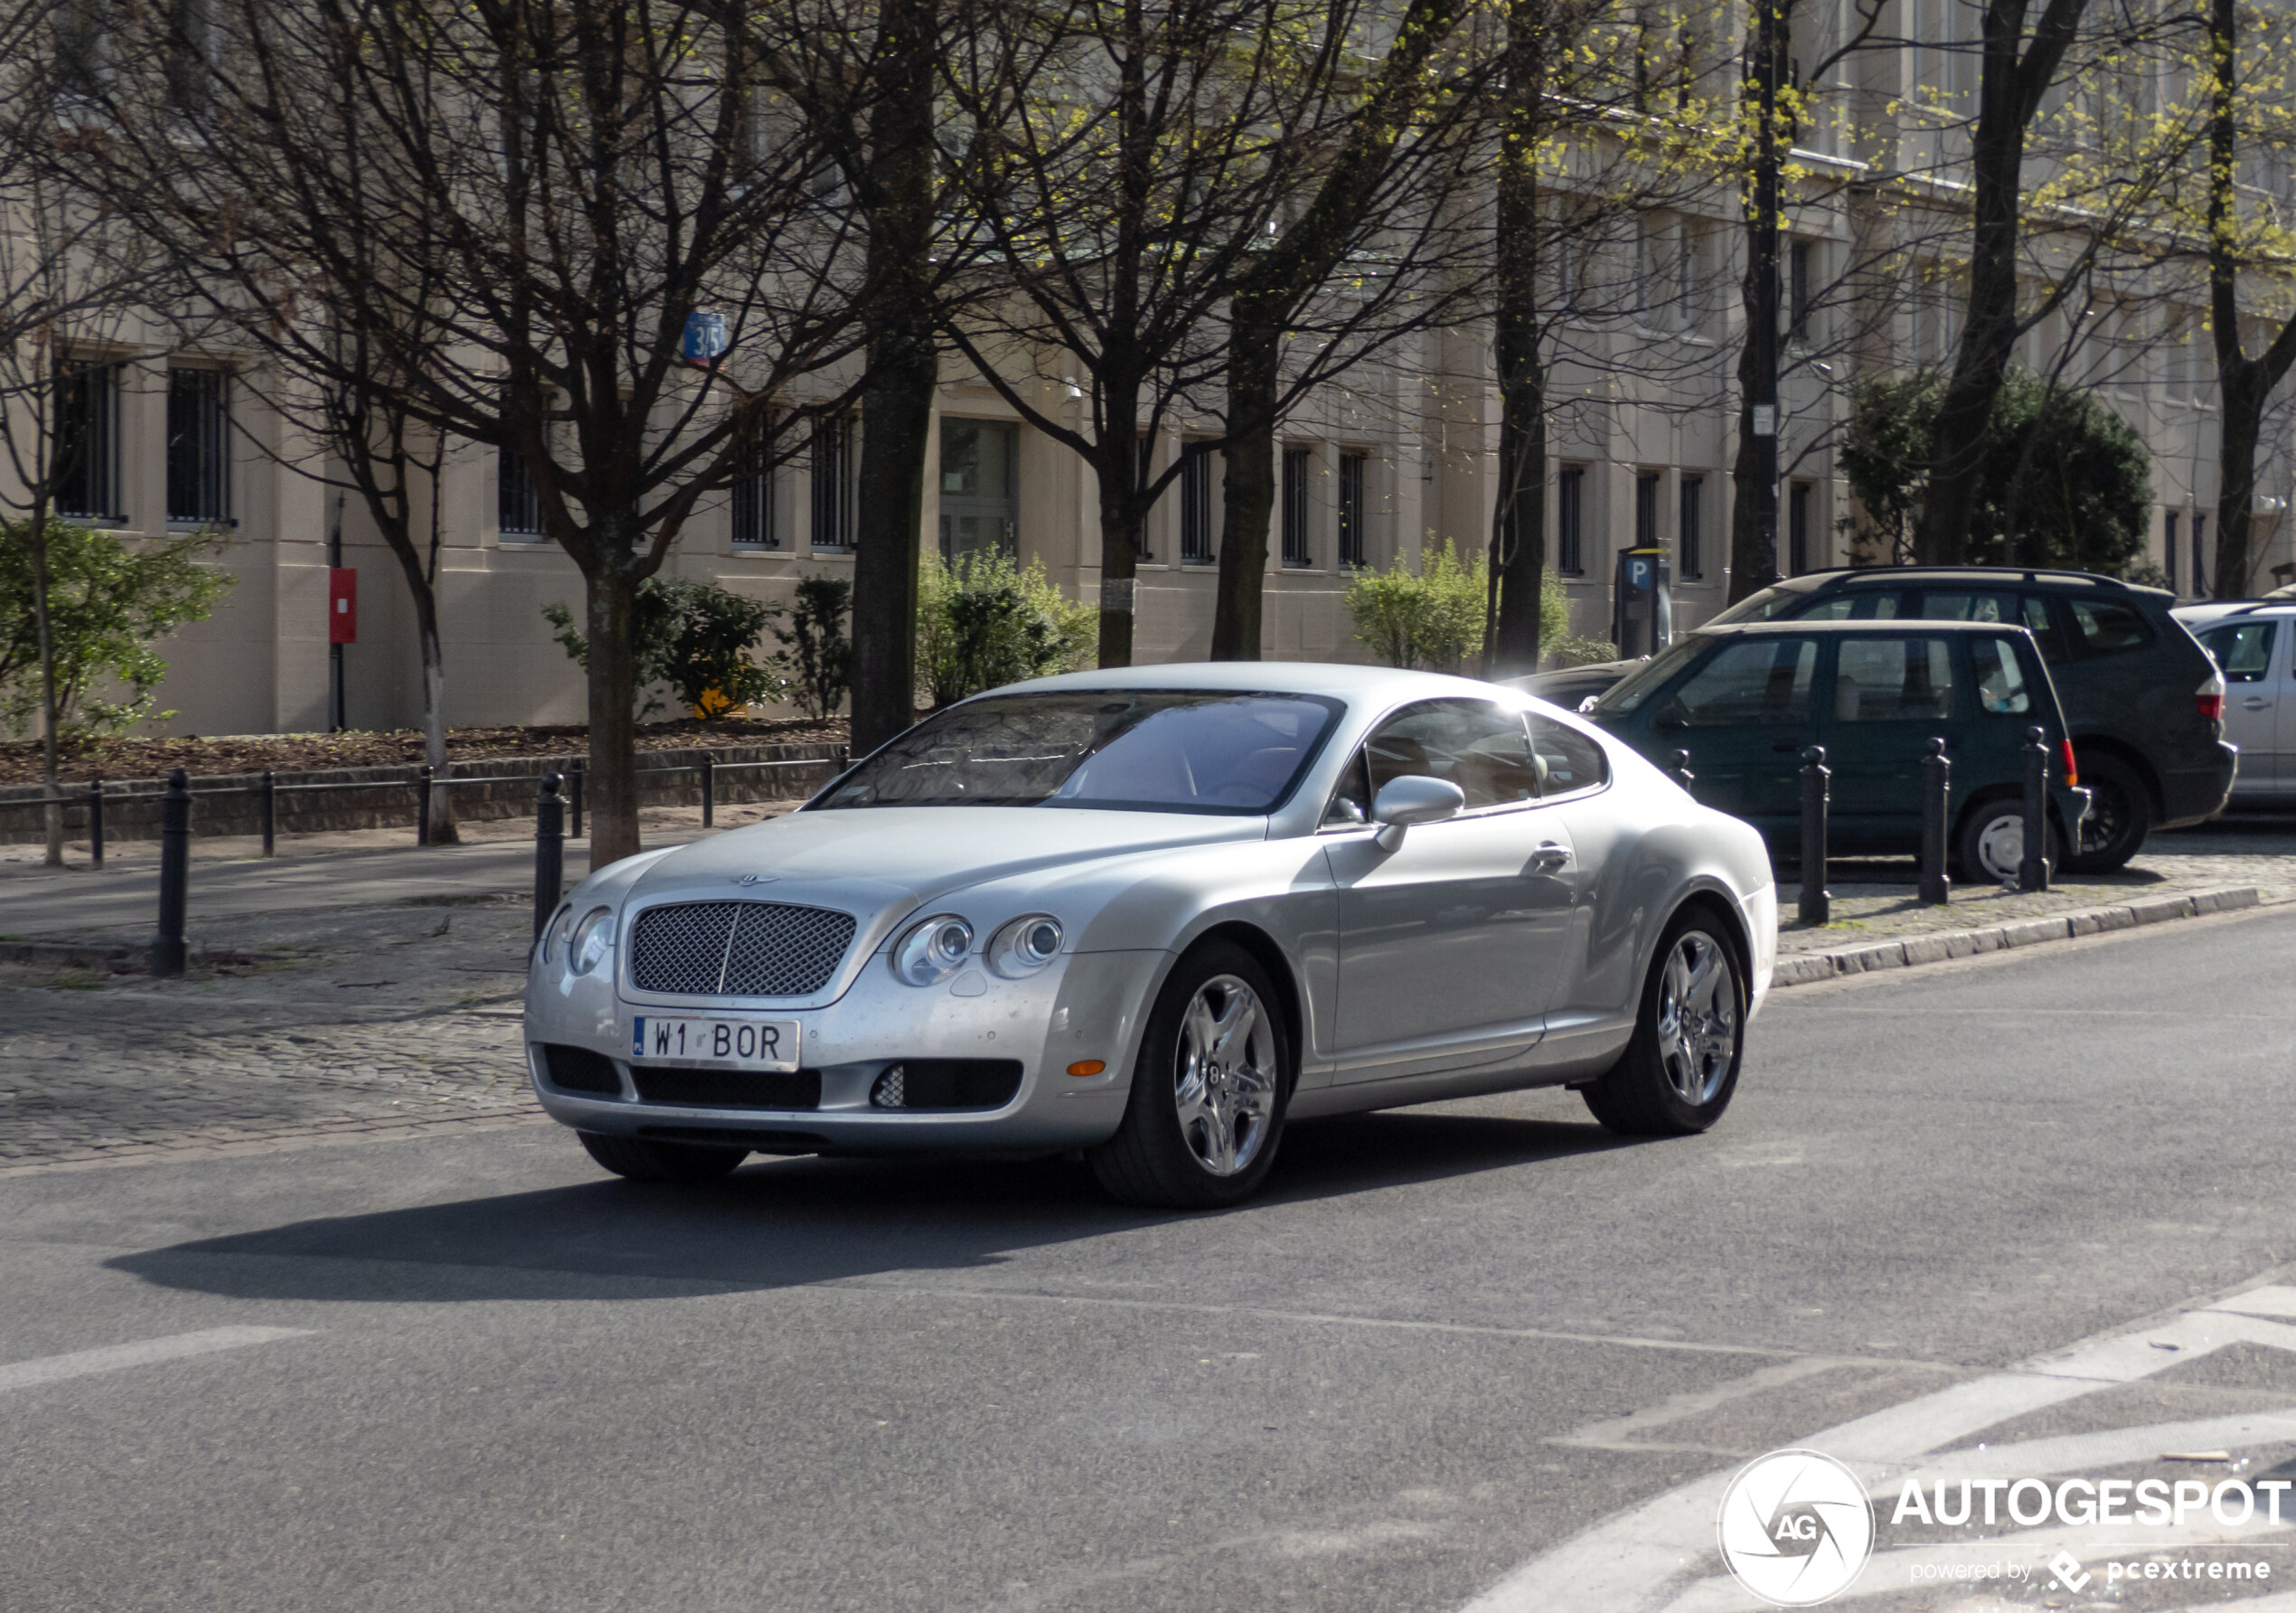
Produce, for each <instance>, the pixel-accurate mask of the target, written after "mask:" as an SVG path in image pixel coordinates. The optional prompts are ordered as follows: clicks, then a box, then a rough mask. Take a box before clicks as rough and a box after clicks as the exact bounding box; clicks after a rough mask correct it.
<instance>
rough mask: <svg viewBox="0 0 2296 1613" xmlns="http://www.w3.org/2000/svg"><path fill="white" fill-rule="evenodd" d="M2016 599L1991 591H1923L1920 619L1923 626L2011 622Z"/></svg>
mask: <svg viewBox="0 0 2296 1613" xmlns="http://www.w3.org/2000/svg"><path fill="white" fill-rule="evenodd" d="M2017 608H2018V607H2017V596H2016V595H2015V594H2009V593H1997V592H1995V591H1994V590H1991V589H1942V588H1933V589H1927V590H1924V591H1923V593H1922V597H1921V618H1922V620H1924V621H1925V622H2013V621H2015V620H2017Z"/></svg>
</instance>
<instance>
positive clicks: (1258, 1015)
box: [1091, 941, 1292, 1210]
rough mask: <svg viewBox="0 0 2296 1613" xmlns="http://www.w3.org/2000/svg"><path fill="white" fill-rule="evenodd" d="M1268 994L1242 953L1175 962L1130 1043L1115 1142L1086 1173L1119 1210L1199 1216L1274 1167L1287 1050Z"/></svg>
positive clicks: (1206, 950)
mask: <svg viewBox="0 0 2296 1613" xmlns="http://www.w3.org/2000/svg"><path fill="white" fill-rule="evenodd" d="M1278 1002H1279V999H1278V998H1277V996H1276V995H1275V986H1274V985H1273V983H1271V982H1270V981H1269V979H1268V977H1267V972H1266V970H1265V969H1263V968H1261V967H1260V966H1259V962H1258V960H1257V959H1256V958H1255V957H1252V955H1251V954H1250V953H1248V952H1247V951H1245V950H1244V949H1243V948H1241V947H1238V946H1236V945H1234V944H1233V943H1231V942H1228V941H1213V942H1210V943H1209V944H1207V945H1205V946H1201V947H1198V948H1195V949H1194V950H1192V951H1190V953H1189V954H1188V955H1187V956H1186V957H1182V958H1181V960H1180V962H1179V963H1178V965H1176V966H1175V967H1173V969H1172V976H1171V978H1169V979H1168V980H1166V981H1165V982H1164V988H1163V990H1162V993H1160V994H1159V995H1158V996H1157V998H1156V1007H1155V1011H1154V1012H1153V1013H1152V1014H1150V1015H1149V1016H1148V1027H1147V1031H1146V1033H1145V1034H1144V1035H1143V1037H1142V1038H1141V1043H1140V1061H1139V1062H1138V1064H1136V1065H1135V1066H1134V1070H1133V1073H1132V1095H1131V1097H1130V1098H1129V1099H1126V1101H1125V1103H1124V1123H1123V1124H1122V1125H1120V1126H1119V1127H1117V1128H1116V1135H1115V1137H1111V1138H1109V1139H1108V1141H1107V1142H1106V1143H1104V1144H1102V1145H1101V1146H1099V1147H1097V1148H1095V1149H1094V1150H1093V1151H1092V1154H1091V1161H1092V1173H1093V1174H1094V1175H1095V1176H1096V1177H1098V1178H1099V1181H1100V1185H1101V1186H1102V1187H1104V1188H1106V1190H1107V1191H1108V1193H1109V1194H1110V1195H1111V1196H1112V1197H1114V1198H1116V1199H1119V1200H1121V1201H1122V1202H1124V1203H1127V1204H1143V1205H1153V1206H1156V1207H1158V1208H1162V1209H1172V1210H1209V1209H1217V1208H1219V1207H1220V1206H1222V1205H1226V1204H1234V1203H1240V1202H1241V1201H1242V1200H1244V1199H1246V1198H1248V1197H1249V1196H1251V1194H1252V1193H1253V1192H1254V1190H1256V1188H1257V1187H1258V1186H1259V1184H1260V1183H1261V1182H1262V1181H1263V1180H1265V1179H1266V1175H1267V1171H1268V1167H1269V1166H1270V1165H1274V1164H1275V1145H1276V1141H1277V1139H1278V1138H1280V1137H1282V1136H1283V1131H1284V1102H1285V1100H1286V1099H1288V1098H1289V1097H1290V1095H1291V1069H1292V1065H1291V1047H1290V1044H1289V1038H1288V1037H1287V1036H1286V1035H1285V1033H1284V1018H1283V1014H1282V1012H1281V1010H1280V1009H1279V1007H1278Z"/></svg>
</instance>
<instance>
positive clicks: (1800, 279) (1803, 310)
mask: <svg viewBox="0 0 2296 1613" xmlns="http://www.w3.org/2000/svg"><path fill="white" fill-rule="evenodd" d="M1811 252H1812V248H1811V243H1810V242H1808V241H1794V242H1793V243H1792V244H1791V245H1790V246H1789V247H1788V248H1787V249H1786V338H1787V340H1789V341H1795V342H1799V341H1804V340H1806V339H1808V337H1809V335H1810V304H1811V298H1812V297H1814V296H1815V295H1816V291H1817V288H1816V285H1815V282H1814V279H1813V276H1814V275H1815V273H1816V264H1815V263H1814V261H1813V259H1812V257H1811Z"/></svg>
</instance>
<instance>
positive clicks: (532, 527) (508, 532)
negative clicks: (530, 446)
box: [494, 448, 542, 538]
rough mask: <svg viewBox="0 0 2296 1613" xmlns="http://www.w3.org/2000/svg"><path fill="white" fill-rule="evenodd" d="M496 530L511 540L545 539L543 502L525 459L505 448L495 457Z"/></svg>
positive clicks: (521, 455) (523, 456)
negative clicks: (543, 534) (535, 488)
mask: <svg viewBox="0 0 2296 1613" xmlns="http://www.w3.org/2000/svg"><path fill="white" fill-rule="evenodd" d="M494 471H495V474H494V529H495V531H497V532H499V533H502V535H503V536H504V537H508V538H539V537H541V535H542V498H541V494H539V493H537V492H536V491H535V490H534V477H533V475H532V472H530V471H529V470H528V469H527V468H526V456H525V455H523V454H522V453H520V452H518V450H516V449H515V448H503V449H500V450H498V451H497V452H496V454H495V456H494Z"/></svg>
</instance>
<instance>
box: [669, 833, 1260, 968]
mask: <svg viewBox="0 0 2296 1613" xmlns="http://www.w3.org/2000/svg"><path fill="white" fill-rule="evenodd" d="M1266 836H1267V820H1266V818H1264V817H1228V816H1209V815H1206V816H1197V815H1194V814H1187V813H1176V812H1099V811H1088V810H1070V809H1066V808H1047V807H1041V806H881V807H866V808H852V809H846V810H841V811H834V812H793V813H790V814H788V815H787V816H783V817H777V818H772V819H769V820H767V822H765V823H761V824H752V825H748V827H746V828H740V829H734V830H730V831H729V832H728V833H726V834H723V835H713V836H711V837H710V839H708V840H703V841H698V842H696V843H695V844H692V845H684V846H680V847H678V848H677V849H676V850H674V851H673V852H671V853H669V854H667V855H665V856H663V857H662V858H661V859H660V860H659V861H657V862H655V863H654V864H653V865H652V866H651V867H649V868H647V869H646V870H645V872H644V873H640V874H639V875H638V876H637V878H636V880H635V882H633V883H632V885H631V887H630V891H629V897H628V900H629V901H631V902H633V903H635V904H639V905H651V904H653V903H654V902H656V901H664V900H673V899H676V898H679V897H693V898H696V899H701V898H708V897H715V898H724V897H727V896H736V897H744V898H748V899H750V900H754V901H786V902H793V903H799V904H803V905H806V906H819V907H827V908H835V909H837V910H841V911H843V912H848V913H851V914H852V915H853V917H854V918H855V919H857V920H859V921H860V933H859V934H858V935H857V936H856V937H855V938H854V939H855V942H856V945H855V946H854V948H852V952H850V953H849V954H848V955H847V966H846V968H845V969H842V970H840V971H839V973H840V976H841V978H840V979H839V981H838V982H837V983H836V985H835V987H834V989H833V992H832V993H831V994H830V995H834V994H835V992H837V991H842V989H843V986H844V984H845V983H846V980H847V979H848V978H850V971H851V969H852V968H853V967H857V966H858V964H859V962H860V961H861V960H862V959H865V958H866V957H869V956H870V954H871V953H873V952H875V951H876V950H877V949H878V948H880V947H882V946H884V945H885V943H886V942H887V940H889V939H890V938H891V935H892V932H893V931H894V930H895V929H897V928H898V927H899V924H900V923H901V921H902V920H905V919H907V918H908V917H909V916H910V915H911V914H913V913H915V912H917V910H919V909H920V908H923V907H925V906H927V905H928V904H930V903H932V902H934V901H937V900H939V899H940V898H941V897H943V896H945V895H946V894H948V893H949V892H951V891H960V890H964V889H965V888H967V887H970V886H974V885H979V884H983V883H986V882H990V881H993V880H1002V879H1008V878H1011V877H1012V876H1015V875H1021V874H1029V873H1044V872H1046V871H1058V870H1060V869H1062V868H1064V867H1070V866H1081V865H1083V864H1087V863H1096V862H1100V861H1102V860H1105V859H1107V858H1111V857H1129V856H1138V855H1141V854H1153V853H1156V852H1162V851H1171V850H1176V849H1179V848H1181V847H1184V846H1194V845H1212V844H1223V843H1232V842H1237V841H1252V840H1264V839H1266ZM745 881H746V883H745Z"/></svg>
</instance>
